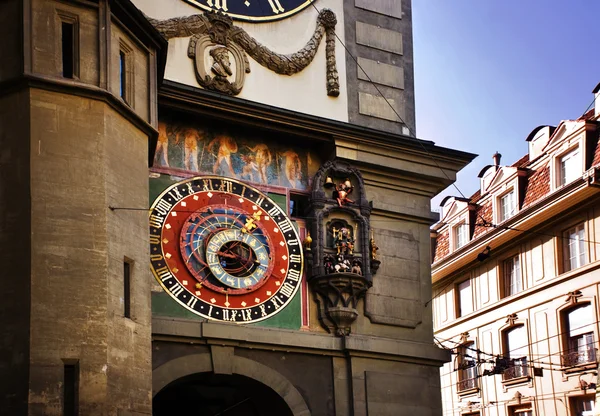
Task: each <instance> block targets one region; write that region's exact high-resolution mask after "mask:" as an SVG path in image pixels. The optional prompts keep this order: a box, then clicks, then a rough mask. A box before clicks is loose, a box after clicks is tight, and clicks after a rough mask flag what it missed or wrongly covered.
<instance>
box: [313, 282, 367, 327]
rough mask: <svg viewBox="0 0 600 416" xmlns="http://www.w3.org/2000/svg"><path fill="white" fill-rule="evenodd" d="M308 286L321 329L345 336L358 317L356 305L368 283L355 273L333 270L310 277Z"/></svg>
mask: <svg viewBox="0 0 600 416" xmlns="http://www.w3.org/2000/svg"><path fill="white" fill-rule="evenodd" d="M310 286H311V289H312V291H313V294H314V298H315V300H316V301H317V303H318V311H319V314H318V318H319V322H320V323H321V325H322V326H323V328H325V329H326V330H327V331H328V332H330V333H331V332H332V333H335V334H336V335H339V336H345V335H349V334H350V327H351V325H352V323H353V322H354V321H355V320H356V318H357V317H358V311H357V310H356V307H357V304H358V302H359V300H360V299H362V298H363V297H364V295H365V293H366V292H367V290H368V289H369V287H370V286H371V285H370V283H369V282H368V281H367V280H366V279H365V278H364V277H362V276H360V275H357V274H353V273H333V274H327V275H322V276H318V277H313V278H312V279H311V280H310Z"/></svg>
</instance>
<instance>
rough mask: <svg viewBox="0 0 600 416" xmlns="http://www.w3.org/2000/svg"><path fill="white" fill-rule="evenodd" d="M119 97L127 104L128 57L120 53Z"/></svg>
mask: <svg viewBox="0 0 600 416" xmlns="http://www.w3.org/2000/svg"><path fill="white" fill-rule="evenodd" d="M119 95H120V96H121V98H122V99H123V101H125V102H127V55H126V54H125V52H123V51H120V52H119Z"/></svg>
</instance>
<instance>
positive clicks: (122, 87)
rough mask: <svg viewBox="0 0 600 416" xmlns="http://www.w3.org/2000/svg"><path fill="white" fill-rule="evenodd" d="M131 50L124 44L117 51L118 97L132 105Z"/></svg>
mask: <svg viewBox="0 0 600 416" xmlns="http://www.w3.org/2000/svg"><path fill="white" fill-rule="evenodd" d="M132 60H133V49H132V48H130V47H129V46H127V45H126V44H125V43H124V42H121V43H120V49H119V67H118V68H117V69H118V71H119V72H118V73H119V97H121V98H122V99H123V101H125V102H126V103H127V104H129V105H133V61H132Z"/></svg>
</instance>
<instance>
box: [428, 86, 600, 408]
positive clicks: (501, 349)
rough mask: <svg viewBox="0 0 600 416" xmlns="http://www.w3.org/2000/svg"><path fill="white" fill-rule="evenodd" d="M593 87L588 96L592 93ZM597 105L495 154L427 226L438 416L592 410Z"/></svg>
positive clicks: (599, 216)
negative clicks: (465, 191) (518, 154)
mask: <svg viewBox="0 0 600 416" xmlns="http://www.w3.org/2000/svg"><path fill="white" fill-rule="evenodd" d="M597 92H598V91H597V89H596V90H594V93H597ZM599 109H600V108H599V106H598V102H597V106H596V108H595V109H592V110H591V111H589V112H588V113H586V114H585V115H584V116H583V117H581V118H579V119H577V120H566V121H561V122H560V123H559V124H558V126H556V127H554V126H540V127H537V128H536V129H534V130H533V131H532V132H531V134H530V135H529V136H528V137H527V139H526V140H527V142H528V145H529V153H528V154H527V155H525V156H524V157H523V158H521V159H520V160H518V161H517V162H515V163H513V164H512V165H502V164H501V163H500V157H501V156H500V155H499V154H495V155H494V163H493V164H492V165H488V166H486V167H485V168H484V169H482V171H481V172H480V174H479V178H480V184H481V188H480V190H479V191H478V192H476V193H475V194H474V195H473V196H471V197H470V198H459V197H449V198H446V199H445V200H444V201H443V202H442V204H441V205H442V213H441V221H440V222H439V223H437V224H436V225H435V226H434V227H433V232H432V239H433V242H434V247H433V250H434V252H433V256H434V257H433V265H432V279H433V293H434V295H433V309H434V328H435V337H436V340H437V342H439V344H440V345H442V346H443V347H444V348H447V349H449V350H452V353H453V360H452V362H450V363H447V364H445V365H444V367H443V368H442V369H441V384H442V402H443V407H444V414H445V415H457V416H458V415H469V416H475V415H482V416H483V415H486V416H487V415H490V416H492V415H493V416H511V415H513V416H532V415H538V416H551V415H557V416H563V415H564V416H566V415H569V416H576V415H577V416H582V415H592V414H597V413H594V400H595V392H596V390H595V389H596V380H597V367H598V360H597V352H598V339H599V337H598V334H599V332H598V328H599V327H598V321H599V317H600V308H599V307H600V302H599V300H598V297H599V290H600V285H599V283H600V250H599V248H600V245H599V244H598V243H599V242H600V225H599V224H600V222H599V221H600V188H599V184H598V180H599V178H600V176H599V175H600V146H599V145H598V132H599V131H600V129H599V125H598V117H599V114H598V113H599Z"/></svg>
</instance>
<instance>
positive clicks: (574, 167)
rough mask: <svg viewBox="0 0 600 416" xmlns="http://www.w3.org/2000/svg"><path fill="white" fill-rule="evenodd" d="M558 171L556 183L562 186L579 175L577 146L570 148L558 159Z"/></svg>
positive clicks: (579, 161) (579, 156)
mask: <svg viewBox="0 0 600 416" xmlns="http://www.w3.org/2000/svg"><path fill="white" fill-rule="evenodd" d="M559 164H560V173H559V175H560V176H559V178H558V183H559V185H560V186H564V185H566V184H568V183H571V182H573V181H574V180H575V179H577V178H578V177H580V176H581V172H582V169H581V152H580V151H579V148H576V149H574V150H571V151H570V152H569V153H567V154H565V155H564V156H562V157H561V158H560V160H559Z"/></svg>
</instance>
